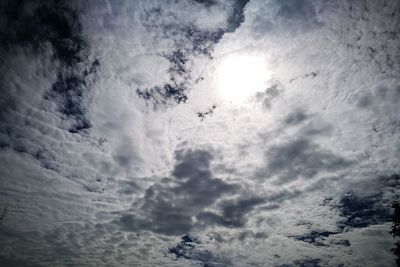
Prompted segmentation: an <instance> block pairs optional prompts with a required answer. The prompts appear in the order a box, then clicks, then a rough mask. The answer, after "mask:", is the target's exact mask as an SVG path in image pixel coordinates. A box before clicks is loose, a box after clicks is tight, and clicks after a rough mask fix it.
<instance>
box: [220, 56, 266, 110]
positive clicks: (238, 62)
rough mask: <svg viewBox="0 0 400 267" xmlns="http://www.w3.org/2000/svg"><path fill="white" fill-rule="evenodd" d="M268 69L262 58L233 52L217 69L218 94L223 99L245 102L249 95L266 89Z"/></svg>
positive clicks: (234, 102)
mask: <svg viewBox="0 0 400 267" xmlns="http://www.w3.org/2000/svg"><path fill="white" fill-rule="evenodd" d="M268 77H269V75H268V71H267V70H266V66H265V63H264V61H263V60H262V59H261V58H258V57H256V56H252V55H238V54H233V55H229V56H226V57H224V58H223V59H222V60H221V62H220V64H219V66H218V67H217V71H216V76H215V78H216V85H217V90H218V94H219V95H220V97H221V98H222V99H223V101H227V102H232V103H233V104H240V103H243V102H244V101H245V100H246V99H247V98H248V97H250V96H251V95H253V94H254V93H256V92H260V91H262V90H264V89H265V86H266V82H267V80H268Z"/></svg>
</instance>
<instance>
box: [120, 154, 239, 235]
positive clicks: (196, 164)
mask: <svg viewBox="0 0 400 267" xmlns="http://www.w3.org/2000/svg"><path fill="white" fill-rule="evenodd" d="M212 158H213V157H212V154H211V153H210V152H208V151H206V150H188V151H181V150H180V151H177V153H176V159H177V164H176V165H175V167H174V170H173V171H172V175H173V178H172V179H171V178H165V179H164V181H162V183H157V184H155V185H153V186H151V187H150V188H148V189H147V190H146V193H145V195H144V197H143V199H142V200H141V207H140V210H141V211H144V212H145V214H143V215H141V216H136V215H124V216H122V217H121V219H120V221H119V223H120V225H121V226H123V227H124V228H125V229H127V230H131V231H141V230H148V231H153V232H155V233H161V234H165V235H182V234H186V233H189V232H190V231H191V230H192V228H193V227H194V225H195V221H194V219H193V218H194V217H197V216H198V215H199V214H200V213H201V212H202V211H203V210H204V209H205V208H207V207H210V206H211V205H213V204H214V203H215V202H216V201H217V200H219V199H220V198H221V197H222V196H223V195H224V194H228V193H233V192H235V190H236V189H237V188H238V186H237V185H235V184H229V183H226V182H224V181H223V180H221V179H218V178H214V177H213V175H212V172H211V170H210V163H211V160H212ZM200 217H201V216H200ZM200 219H201V218H200Z"/></svg>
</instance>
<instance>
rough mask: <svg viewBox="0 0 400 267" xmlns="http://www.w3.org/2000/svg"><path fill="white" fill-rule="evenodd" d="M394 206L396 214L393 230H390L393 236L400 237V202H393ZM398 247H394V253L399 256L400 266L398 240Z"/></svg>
mask: <svg viewBox="0 0 400 267" xmlns="http://www.w3.org/2000/svg"><path fill="white" fill-rule="evenodd" d="M392 207H393V208H394V215H393V224H392V230H391V231H390V234H392V236H393V238H399V237H400V204H399V202H397V201H395V202H394V203H393V206H392ZM395 245H396V247H395V248H393V249H392V251H393V253H394V255H396V256H397V259H396V264H397V266H398V267H400V241H399V240H398V241H397V242H396V243H395Z"/></svg>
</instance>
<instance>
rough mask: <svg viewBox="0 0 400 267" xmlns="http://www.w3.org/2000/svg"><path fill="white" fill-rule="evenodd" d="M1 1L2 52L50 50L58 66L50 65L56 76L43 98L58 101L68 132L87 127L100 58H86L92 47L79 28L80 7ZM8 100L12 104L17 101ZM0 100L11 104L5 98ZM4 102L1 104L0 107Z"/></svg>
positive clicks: (4, 85) (42, 53) (42, 52)
mask: <svg viewBox="0 0 400 267" xmlns="http://www.w3.org/2000/svg"><path fill="white" fill-rule="evenodd" d="M2 5H3V8H2V10H3V12H4V13H2V14H1V16H2V17H3V19H2V20H1V25H0V29H1V31H0V35H1V37H2V40H3V42H2V48H3V49H2V50H3V51H0V53H1V54H4V53H12V54H13V53H16V52H17V51H22V50H18V48H19V49H25V50H26V51H27V52H28V53H34V54H35V55H37V56H39V57H45V54H46V53H47V54H48V50H52V51H53V52H54V54H53V58H52V59H53V60H54V65H55V66H57V63H60V65H59V66H57V67H56V70H53V71H55V72H57V79H56V81H55V82H54V84H53V85H52V86H51V88H48V90H47V91H46V93H45V95H44V99H45V100H47V101H51V102H54V103H55V105H56V106H57V108H58V111H59V114H58V115H59V116H60V118H61V119H62V120H63V121H64V123H61V124H60V125H59V127H61V128H66V129H67V130H69V131H70V132H72V133H78V132H80V131H83V130H86V129H88V128H90V126H91V125H90V121H89V119H88V117H87V114H86V113H87V110H88V106H87V104H85V102H86V103H87V101H86V100H87V98H88V91H89V89H90V85H91V84H92V83H93V81H94V78H95V74H96V72H97V69H98V67H99V65H100V63H99V61H98V60H97V59H95V60H93V59H91V58H90V47H89V45H88V43H87V41H86V40H85V38H84V36H83V33H82V25H81V24H80V19H79V12H80V11H79V9H78V7H77V6H75V5H73V4H72V3H64V2H60V1H56V0H54V1H46V2H35V3H32V2H29V1H3V2H2ZM7 63H8V62H6V64H7ZM9 71H10V70H9ZM32 75H33V73H32ZM43 75H44V76H46V74H43ZM47 75H50V73H48V74H47ZM8 82H9V81H8ZM1 87H2V90H5V92H9V91H10V88H9V87H10V84H8V83H7V82H6V81H2V82H1ZM6 94H8V93H6ZM8 101H9V102H10V103H11V104H12V103H14V102H18V101H21V100H19V99H13V100H11V101H10V99H9V100H8ZM1 104H5V105H7V106H10V104H9V103H1ZM7 106H6V107H0V112H1V111H2V110H3V111H4V109H7Z"/></svg>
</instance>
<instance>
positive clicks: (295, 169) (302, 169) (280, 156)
mask: <svg viewBox="0 0 400 267" xmlns="http://www.w3.org/2000/svg"><path fill="white" fill-rule="evenodd" d="M266 157H267V159H268V162H267V169H268V172H267V173H266V174H267V175H268V174H269V175H271V176H274V175H277V176H278V177H279V180H277V183H280V184H282V183H286V182H290V181H293V180H296V179H298V178H306V179H310V178H313V177H315V176H317V175H318V174H320V173H326V172H328V173H329V172H336V171H340V170H342V169H344V168H347V167H349V166H350V164H351V162H350V161H348V160H346V159H344V158H342V157H339V156H337V155H335V154H333V153H331V152H330V151H328V150H326V149H323V148H321V147H320V146H319V145H317V144H314V143H313V142H312V141H311V140H308V139H306V138H302V139H299V140H294V141H292V142H290V143H286V144H282V145H278V146H272V147H270V148H269V150H268V151H267V152H266Z"/></svg>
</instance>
